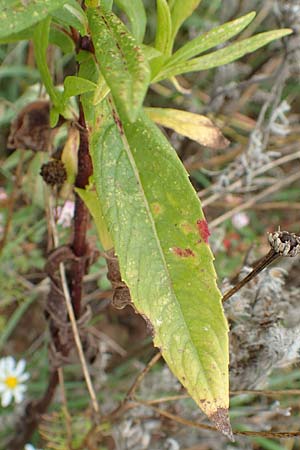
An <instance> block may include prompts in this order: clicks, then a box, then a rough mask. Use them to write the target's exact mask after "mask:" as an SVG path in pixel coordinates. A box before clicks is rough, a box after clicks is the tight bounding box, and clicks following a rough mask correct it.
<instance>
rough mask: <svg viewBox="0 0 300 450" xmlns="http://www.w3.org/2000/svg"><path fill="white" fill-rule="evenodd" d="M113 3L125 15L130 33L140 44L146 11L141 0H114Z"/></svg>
mask: <svg viewBox="0 0 300 450" xmlns="http://www.w3.org/2000/svg"><path fill="white" fill-rule="evenodd" d="M115 3H116V4H117V5H118V6H119V8H121V9H122V10H123V11H124V12H125V14H126V15H127V17H128V19H129V21H130V26H131V30H132V34H133V36H134V37H135V39H136V40H137V42H138V43H139V44H140V43H142V42H143V39H144V35H145V31H146V24H147V17H146V11H145V7H144V4H143V1H142V0H130V1H128V0H115Z"/></svg>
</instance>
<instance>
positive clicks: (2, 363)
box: [0, 356, 10, 378]
mask: <svg viewBox="0 0 300 450" xmlns="http://www.w3.org/2000/svg"><path fill="white" fill-rule="evenodd" d="M9 358H10V357H9V356H6V357H5V358H1V359H0V377H1V378H3V377H4V376H5V373H6V370H7V360H8V359H9Z"/></svg>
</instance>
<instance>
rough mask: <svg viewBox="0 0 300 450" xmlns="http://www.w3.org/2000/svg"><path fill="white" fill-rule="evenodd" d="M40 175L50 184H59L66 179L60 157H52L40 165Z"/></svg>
mask: <svg viewBox="0 0 300 450" xmlns="http://www.w3.org/2000/svg"><path fill="white" fill-rule="evenodd" d="M40 175H41V176H42V178H43V180H44V181H45V183H47V184H49V185H50V186H61V185H62V184H64V182H65V181H66V179H67V171H66V168H65V165H64V163H63V162H62V161H61V160H60V159H52V160H51V161H49V162H47V163H45V164H43V165H42V167H41V171H40Z"/></svg>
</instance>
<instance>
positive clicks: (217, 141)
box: [145, 108, 229, 149]
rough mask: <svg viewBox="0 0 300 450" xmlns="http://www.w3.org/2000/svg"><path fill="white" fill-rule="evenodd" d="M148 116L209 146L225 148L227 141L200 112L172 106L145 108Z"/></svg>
mask: <svg viewBox="0 0 300 450" xmlns="http://www.w3.org/2000/svg"><path fill="white" fill-rule="evenodd" d="M145 111H146V113H147V114H148V116H149V117H150V118H151V119H152V120H153V121H154V122H156V123H158V124H159V125H162V126H164V127H167V128H172V129H173V130H175V131H176V132H177V133H179V134H182V135H183V136H186V137H188V138H189V139H193V140H194V141H196V142H198V143H199V144H201V145H205V146H206V147H211V148H219V149H223V148H226V147H227V146H228V144H229V141H228V140H227V139H225V137H224V136H223V134H222V133H221V131H220V129H219V128H218V127H217V126H216V125H214V124H213V123H212V121H211V120H210V119H208V118H207V117H205V116H202V115H201V114H195V113H191V112H187V111H181V110H179V109H172V108H145Z"/></svg>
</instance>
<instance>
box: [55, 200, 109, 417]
mask: <svg viewBox="0 0 300 450" xmlns="http://www.w3.org/2000/svg"><path fill="white" fill-rule="evenodd" d="M52 203H53V202H52V197H51V196H49V210H50V214H49V215H50V223H51V229H52V236H53V242H54V245H55V247H58V246H59V238H58V233H57V228H56V224H55V220H54V217H53V204H52ZM59 272H60V278H61V283H62V289H63V293H64V297H65V301H66V307H67V311H68V315H69V318H70V322H71V327H72V331H73V337H74V341H75V344H76V347H77V351H78V356H79V359H80V363H81V366H82V371H83V375H84V379H85V382H86V385H87V389H88V391H89V394H90V397H91V400H92V406H93V409H94V411H95V412H96V413H99V412H100V408H99V404H98V401H97V397H96V393H95V390H94V387H93V384H92V380H91V377H90V374H89V371H88V368H87V363H86V360H85V356H84V352H83V348H82V344H81V340H80V335H79V331H78V327H77V322H76V317H75V313H74V310H73V306H72V299H71V296H70V292H69V287H68V281H67V277H66V271H65V267H64V264H63V263H60V264H59Z"/></svg>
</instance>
